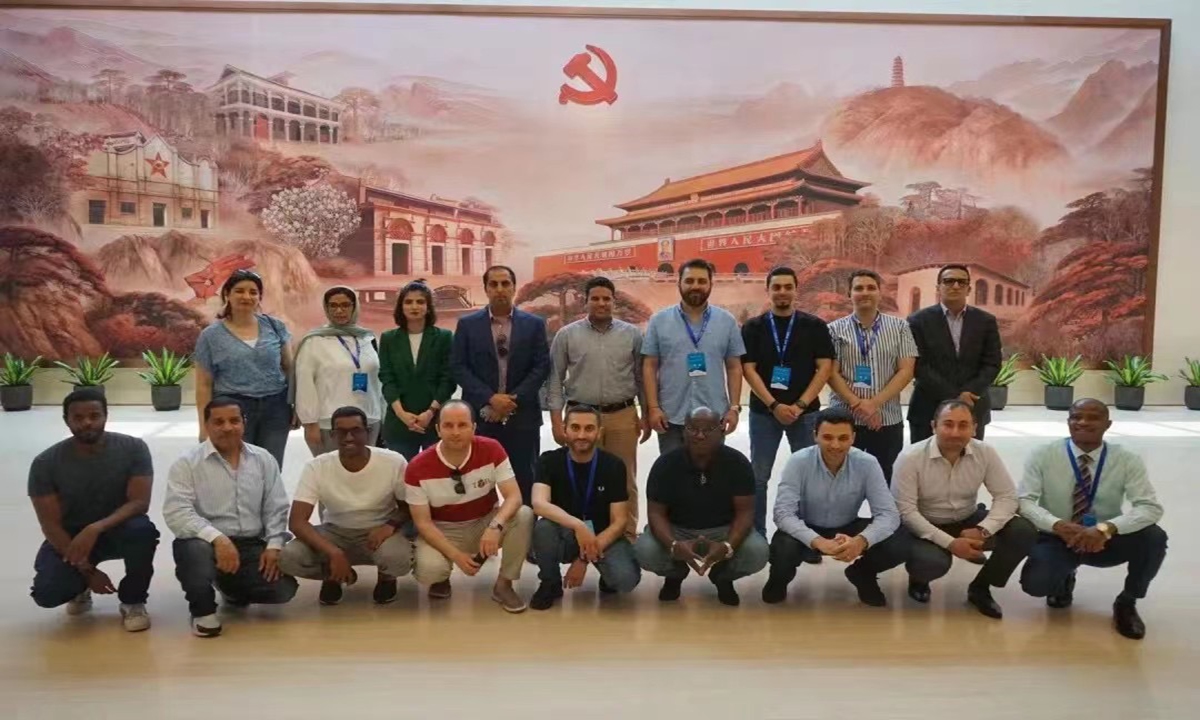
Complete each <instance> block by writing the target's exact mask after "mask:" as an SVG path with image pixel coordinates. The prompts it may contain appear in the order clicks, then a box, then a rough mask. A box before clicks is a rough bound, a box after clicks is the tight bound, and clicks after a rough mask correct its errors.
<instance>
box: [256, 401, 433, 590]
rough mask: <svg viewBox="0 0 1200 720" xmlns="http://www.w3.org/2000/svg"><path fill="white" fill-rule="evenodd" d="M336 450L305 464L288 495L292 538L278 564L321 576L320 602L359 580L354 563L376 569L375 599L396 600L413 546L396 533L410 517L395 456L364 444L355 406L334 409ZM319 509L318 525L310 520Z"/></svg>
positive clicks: (401, 462) (362, 419)
mask: <svg viewBox="0 0 1200 720" xmlns="http://www.w3.org/2000/svg"><path fill="white" fill-rule="evenodd" d="M330 424H331V426H332V428H331V430H332V433H331V434H332V435H333V439H334V441H335V442H336V443H337V445H338V449H337V452H331V453H325V454H324V455H318V456H317V457H315V458H313V459H312V460H309V461H308V464H307V465H305V466H304V471H303V472H302V473H301V474H300V484H299V485H298V486H297V487H296V496H295V497H294V498H293V500H292V516H291V521H290V523H289V527H290V529H291V531H292V532H293V533H295V535H296V539H295V540H292V541H291V542H289V543H288V544H287V546H285V547H284V548H283V552H282V553H281V554H280V557H279V569H280V570H282V571H283V572H284V573H285V574H287V575H292V576H294V577H298V578H307V579H310V580H320V581H321V594H320V598H319V599H320V602H321V604H322V605H336V604H338V603H339V602H341V601H342V586H343V585H353V584H354V583H355V582H356V581H357V580H358V574H357V573H356V572H355V571H354V567H353V566H355V565H374V566H375V567H377V568H378V569H379V576H378V578H377V580H376V583H375V591H374V599H375V602H376V603H379V604H386V603H390V602H392V601H393V600H395V599H396V578H398V577H401V576H403V575H407V574H408V572H409V570H411V569H412V543H411V542H410V541H409V539H408V538H407V537H406V536H405V535H404V533H402V532H400V530H401V528H403V527H404V526H405V525H406V524H407V523H408V520H409V512H408V506H407V505H406V504H405V501H404V496H405V489H406V488H405V485H404V470H405V466H406V465H407V462H406V461H405V459H404V456H403V455H401V454H400V453H397V452H393V451H391V450H384V449H383V448H374V447H368V446H367V416H366V413H364V412H363V411H362V410H361V409H359V408H357V407H343V408H338V409H337V410H335V411H334V412H333V417H332V419H331V421H330ZM318 505H319V506H320V507H321V524H320V525H317V526H313V525H312V523H310V522H309V519H310V518H311V517H312V511H313V508H314V507H317V506H318Z"/></svg>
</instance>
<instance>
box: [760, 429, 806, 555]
mask: <svg viewBox="0 0 1200 720" xmlns="http://www.w3.org/2000/svg"><path fill="white" fill-rule="evenodd" d="M816 417H817V415H816V413H805V414H803V415H801V416H800V419H799V420H797V421H796V422H794V423H792V424H791V425H784V424H782V423H780V422H779V421H778V420H776V419H775V416H774V415H768V414H763V413H757V412H751V413H750V465H751V466H753V468H754V529H755V530H757V531H758V533H759V534H760V535H762V536H763V537H764V538H765V537H766V536H767V485H768V483H770V481H771V471H772V470H774V469H775V456H776V455H777V454H778V453H779V441H780V440H782V439H783V436H784V435H785V434H786V435H787V439H788V446H789V447H790V448H791V450H792V452H797V451H799V450H803V449H804V448H806V447H811V446H812V444H813V422H814V421H815V419H816Z"/></svg>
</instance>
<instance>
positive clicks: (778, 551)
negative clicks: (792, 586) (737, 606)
mask: <svg viewBox="0 0 1200 720" xmlns="http://www.w3.org/2000/svg"><path fill="white" fill-rule="evenodd" d="M816 426H817V427H816V431H815V434H816V442H817V444H816V446H815V447H810V448H805V449H804V450H801V451H800V452H798V453H796V454H795V455H792V457H791V459H789V460H788V463H787V465H786V466H785V467H784V469H783V477H782V479H780V481H779V491H778V494H777V495H776V496H775V511H774V515H775V525H776V526H777V527H778V528H779V529H778V530H776V531H775V535H774V536H773V537H772V538H771V574H770V577H769V578H768V579H767V584H766V585H765V586H763V591H762V599H763V602H766V603H778V602H782V601H783V600H784V599H785V598H786V597H787V586H788V583H790V582H791V581H792V579H793V578H795V577H796V568H797V567H799V566H800V563H802V562H805V561H806V560H810V559H811V558H816V557H819V556H822V555H828V556H830V557H832V558H833V559H835V560H840V561H841V562H844V563H847V567H846V579H847V580H849V581H850V582H851V583H852V584H853V585H854V587H855V588H856V589H857V590H858V599H859V600H861V601H862V602H863V603H865V604H867V605H871V606H874V607H883V606H885V605H887V598H886V597H885V596H884V594H883V590H881V589H880V587H879V581H878V579H877V576H878V575H879V573H881V572H884V571H885V570H889V569H891V568H894V567H896V566H897V565H899V564H901V563H903V562H904V561H905V560H906V559H907V558H908V547H909V544H910V542H911V537H910V536H909V535H908V533H907V532H906V531H905V530H904V529H903V528H901V527H900V514H899V512H898V511H897V510H896V501H895V500H894V499H893V498H892V493H891V492H890V491H889V490H888V486H887V482H886V481H885V480H884V479H883V469H882V468H880V466H879V461H878V460H876V459H875V458H874V457H872V456H871V455H869V454H867V453H865V452H863V451H862V450H859V449H858V448H855V447H854V416H853V415H851V414H850V413H849V412H847V411H846V410H840V409H831V410H825V411H822V412H821V414H820V415H818V416H817V420H816ZM863 500H866V501H867V503H868V504H869V505H870V508H871V517H870V518H860V517H859V516H858V509H859V508H860V507H861V506H862V503H863Z"/></svg>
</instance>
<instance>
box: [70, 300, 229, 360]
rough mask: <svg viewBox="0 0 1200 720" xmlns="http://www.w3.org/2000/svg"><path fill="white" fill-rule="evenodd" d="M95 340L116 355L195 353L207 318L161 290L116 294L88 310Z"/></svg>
mask: <svg viewBox="0 0 1200 720" xmlns="http://www.w3.org/2000/svg"><path fill="white" fill-rule="evenodd" d="M88 323H89V325H90V326H91V328H92V333H93V334H94V335H95V337H96V339H97V340H98V341H99V342H100V344H101V345H103V346H104V347H105V348H106V349H107V350H108V351H109V352H110V353H111V354H112V355H113V357H116V358H137V357H141V354H142V351H143V350H158V349H160V348H166V349H168V350H170V351H172V352H175V353H181V354H186V353H190V352H192V349H193V348H194V347H195V346H196V339H197V338H198V337H199V336H200V331H201V330H203V329H204V327H205V325H207V324H208V321H207V320H206V319H205V318H204V316H203V315H201V314H200V313H198V312H196V311H195V310H193V309H191V308H190V307H188V306H187V305H184V304H183V303H181V302H178V301H176V300H171V299H169V298H167V297H166V296H164V295H160V294H159V293H129V294H127V295H117V296H115V297H113V298H112V299H111V300H109V301H108V302H105V303H103V304H101V305H100V306H98V307H97V308H96V309H95V310H93V311H92V312H90V313H88Z"/></svg>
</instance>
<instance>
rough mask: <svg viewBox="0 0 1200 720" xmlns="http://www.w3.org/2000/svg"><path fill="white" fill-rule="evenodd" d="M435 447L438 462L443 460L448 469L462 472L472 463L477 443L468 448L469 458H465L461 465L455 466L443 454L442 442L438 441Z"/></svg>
mask: <svg viewBox="0 0 1200 720" xmlns="http://www.w3.org/2000/svg"><path fill="white" fill-rule="evenodd" d="M434 447H435V448H437V456H438V460H441V461H442V464H443V465H445V466H446V467H448V468H453V469H454V470H462V469H463V468H465V467H466V466H467V463H469V462H471V453H472V452H474V451H475V443H474V442H472V443H471V444H470V445H468V446H467V456H466V457H465V458H463V461H462V462H461V463H460V464H458V465H455V464H454V463H452V462H450V461H449V460H447V459H446V456H445V455H443V454H442V441H441V440H438V444H437V445H434Z"/></svg>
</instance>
